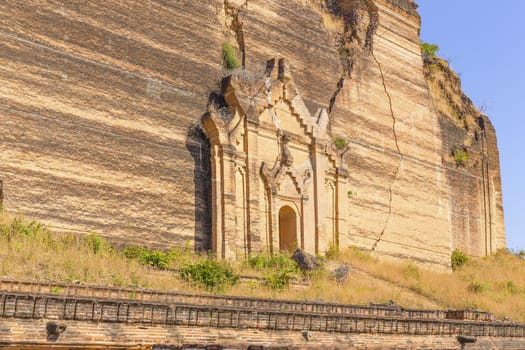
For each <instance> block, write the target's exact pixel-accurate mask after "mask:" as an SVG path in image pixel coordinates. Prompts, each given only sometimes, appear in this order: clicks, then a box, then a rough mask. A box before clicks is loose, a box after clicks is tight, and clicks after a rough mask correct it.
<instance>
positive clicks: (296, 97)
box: [203, 59, 348, 257]
mask: <svg viewBox="0 0 525 350" xmlns="http://www.w3.org/2000/svg"><path fill="white" fill-rule="evenodd" d="M224 83H225V84H224V87H223V89H222V96H219V97H218V98H217V99H216V101H215V103H212V104H211V105H210V108H209V111H208V113H207V115H206V116H205V118H204V119H203V125H204V128H205V130H206V133H207V134H208V136H209V138H210V142H211V145H212V148H213V149H212V177H213V179H212V181H213V182H212V192H213V205H212V207H213V218H214V219H213V222H212V227H213V242H212V243H213V248H214V250H215V251H216V252H217V254H218V256H223V257H230V256H232V255H233V254H238V252H244V253H245V254H246V253H247V252H250V251H258V250H269V251H274V250H279V249H290V248H292V247H293V246H294V245H295V246H300V247H302V248H303V249H306V250H307V251H310V252H318V251H319V250H322V249H324V248H325V247H328V245H329V244H336V243H337V240H338V239H337V237H338V235H339V234H343V233H344V231H345V230H346V226H345V225H344V224H343V222H344V220H345V217H346V215H341V214H340V213H342V212H345V211H346V205H347V204H346V201H344V200H343V201H341V200H340V198H343V199H344V198H346V197H347V196H345V195H343V194H345V193H346V190H345V189H346V181H347V177H348V175H347V172H346V171H344V170H343V169H344V168H346V165H345V164H344V153H345V152H347V151H348V149H347V148H344V149H340V148H337V147H335V146H334V142H333V141H332V138H331V135H330V134H329V131H328V130H329V123H330V118H329V116H328V113H327V112H326V110H325V109H319V110H318V111H317V112H316V113H315V114H314V115H312V114H310V112H309V111H308V109H307V108H306V105H305V103H304V101H303V99H302V97H301V96H300V94H299V92H298V89H297V87H296V85H295V82H294V80H293V78H292V75H291V72H290V68H289V66H288V64H287V62H286V60H285V59H279V60H276V59H272V60H270V61H268V63H267V65H266V70H265V72H264V74H261V75H259V76H253V75H250V74H249V73H247V72H245V71H237V72H235V73H233V74H232V75H231V76H230V77H228V78H226V79H225V81H224ZM326 181H329V182H330V183H331V184H333V185H332V186H331V187H330V188H329V189H328V190H325V183H326ZM234 252H237V253H234Z"/></svg>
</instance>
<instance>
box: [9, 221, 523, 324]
mask: <svg viewBox="0 0 525 350" xmlns="http://www.w3.org/2000/svg"><path fill="white" fill-rule="evenodd" d="M521 256H522V254H520V252H515V253H514V254H511V253H510V252H508V251H506V250H502V251H500V252H498V253H497V254H495V255H493V256H489V257H486V258H481V259H479V258H469V259H468V260H467V261H465V262H464V263H463V264H462V265H461V267H459V268H456V269H455V270H454V271H453V272H437V271H432V270H429V269H427V268H425V267H422V266H421V265H418V264H416V263H414V262H392V261H386V260H381V259H379V258H377V257H376V256H374V255H372V254H370V253H369V252H367V251H365V250H361V249H359V248H358V247H349V248H345V249H340V250H339V251H337V253H334V254H329V257H325V258H324V266H325V268H324V269H321V270H320V271H319V272H317V273H315V274H309V275H306V276H303V275H301V274H300V273H299V272H297V268H296V265H295V262H293V261H292V260H291V259H290V258H288V257H287V256H286V255H281V254H275V255H270V254H260V255H255V256H252V257H250V258H249V259H247V261H245V262H243V263H233V262H232V263H229V262H223V261H217V260H215V259H214V258H213V257H212V256H207V255H197V254H194V253H193V252H192V249H191V247H189V246H187V247H186V248H182V249H171V250H169V251H166V252H163V251H156V250H153V249H149V248H143V247H138V246H134V247H128V248H127V249H118V248H115V247H112V246H111V244H110V243H109V241H108V240H107V239H105V238H103V237H102V236H100V235H98V234H95V233H93V234H90V235H87V236H83V237H82V236H78V235H74V234H57V233H53V232H52V231H51V230H49V229H48V228H47V227H46V226H45V225H43V224H41V223H39V222H37V221H32V220H25V219H24V218H23V217H20V216H9V215H6V214H0V278H12V279H22V280H28V279H29V280H40V281H56V282H76V283H89V284H96V285H103V286H117V287H130V286H134V287H142V288H151V289H157V290H169V291H174V290H178V291H186V292H194V293H195V292H198V293H202V292H211V293H228V294H232V295H241V296H253V297H273V298H280V299H299V300H324V301H333V302H341V303H352V304H367V303H369V302H370V301H374V302H377V303H384V302H387V301H389V300H395V301H396V302H397V303H398V304H400V305H403V306H405V307H411V308H421V307H423V308H452V309H463V308H480V309H483V310H486V311H490V312H493V313H495V314H496V315H497V316H499V317H501V318H502V317H504V316H508V317H510V318H511V319H514V320H516V321H522V322H524V321H525V280H524V279H523V276H525V260H524V259H523V258H521ZM451 261H452V260H451ZM341 265H346V266H348V267H349V268H350V273H349V274H348V277H347V278H346V279H345V280H344V281H342V282H336V281H334V280H333V279H332V278H330V270H331V269H333V268H334V267H337V266H341ZM173 269H177V270H179V271H180V272H178V273H174V272H173ZM239 275H250V276H253V277H255V278H252V279H250V281H249V282H247V283H240V280H239ZM299 278H307V279H308V280H309V286H298V285H294V284H292V281H293V280H294V279H299ZM232 286H234V288H232ZM53 293H56V294H60V293H61V290H60V288H58V287H57V288H56V290H54V291H53Z"/></svg>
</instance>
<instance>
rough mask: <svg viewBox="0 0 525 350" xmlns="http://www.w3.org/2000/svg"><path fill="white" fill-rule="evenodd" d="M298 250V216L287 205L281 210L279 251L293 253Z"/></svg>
mask: <svg viewBox="0 0 525 350" xmlns="http://www.w3.org/2000/svg"><path fill="white" fill-rule="evenodd" d="M295 248H297V215H295V211H294V210H293V209H292V208H291V207H289V206H287V205H285V206H284V207H282V208H281V209H280V210H279V249H280V250H281V251H288V252H290V251H293V250H294V249H295Z"/></svg>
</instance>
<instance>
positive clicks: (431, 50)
mask: <svg viewBox="0 0 525 350" xmlns="http://www.w3.org/2000/svg"><path fill="white" fill-rule="evenodd" d="M420 47H421V52H422V53H423V55H424V56H427V57H436V55H437V52H438V51H439V46H437V45H436V44H429V43H425V42H423V43H421V45H420Z"/></svg>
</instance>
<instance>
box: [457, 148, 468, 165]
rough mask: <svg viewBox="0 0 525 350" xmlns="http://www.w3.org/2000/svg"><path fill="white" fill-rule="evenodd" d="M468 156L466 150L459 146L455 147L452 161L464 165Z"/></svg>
mask: <svg viewBox="0 0 525 350" xmlns="http://www.w3.org/2000/svg"><path fill="white" fill-rule="evenodd" d="M468 160H469V156H468V152H467V151H465V150H464V149H461V148H456V149H455V150H454V161H455V162H456V164H458V165H466V164H467V163H468Z"/></svg>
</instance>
